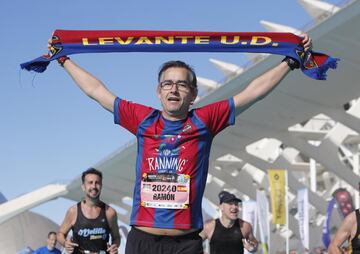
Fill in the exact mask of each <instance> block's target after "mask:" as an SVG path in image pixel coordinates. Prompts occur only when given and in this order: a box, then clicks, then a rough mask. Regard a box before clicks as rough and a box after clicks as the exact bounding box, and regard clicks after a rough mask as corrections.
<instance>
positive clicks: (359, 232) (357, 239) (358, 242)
mask: <svg viewBox="0 0 360 254" xmlns="http://www.w3.org/2000/svg"><path fill="white" fill-rule="evenodd" d="M355 214H356V223H357V224H356V225H357V227H356V228H357V229H356V234H355V236H354V238H353V239H351V241H350V246H349V253H350V254H360V212H359V209H357V210H355Z"/></svg>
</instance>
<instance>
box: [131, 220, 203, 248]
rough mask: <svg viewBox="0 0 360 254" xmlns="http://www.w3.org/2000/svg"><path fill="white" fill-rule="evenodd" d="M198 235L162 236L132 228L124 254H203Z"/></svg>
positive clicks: (196, 233)
mask: <svg viewBox="0 0 360 254" xmlns="http://www.w3.org/2000/svg"><path fill="white" fill-rule="evenodd" d="M199 233H200V231H195V232H191V233H189V234H186V235H180V236H163V235H153V234H149V233H147V232H144V231H141V230H139V229H137V228H135V227H132V228H131V230H130V232H129V235H128V237H127V240H126V247H125V254H203V253H204V251H203V245H202V242H203V241H202V239H201V237H200V236H199Z"/></svg>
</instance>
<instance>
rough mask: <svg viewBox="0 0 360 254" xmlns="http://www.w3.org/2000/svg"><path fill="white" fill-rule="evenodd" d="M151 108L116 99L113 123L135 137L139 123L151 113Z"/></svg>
mask: <svg viewBox="0 0 360 254" xmlns="http://www.w3.org/2000/svg"><path fill="white" fill-rule="evenodd" d="M153 110H154V109H153V108H151V107H147V106H144V105H141V104H137V103H133V102H130V101H127V100H123V99H120V98H116V99H115V102H114V122H115V124H119V125H120V126H122V127H124V128H125V129H127V130H128V131H130V132H131V133H132V134H134V135H136V132H137V130H138V127H139V125H140V123H141V122H142V121H143V120H144V119H145V118H146V117H147V116H148V115H149V114H150V113H151V112H152V111H153Z"/></svg>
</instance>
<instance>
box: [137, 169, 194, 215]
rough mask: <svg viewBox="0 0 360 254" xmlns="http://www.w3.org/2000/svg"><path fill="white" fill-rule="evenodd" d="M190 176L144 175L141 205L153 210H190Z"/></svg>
mask: <svg viewBox="0 0 360 254" xmlns="http://www.w3.org/2000/svg"><path fill="white" fill-rule="evenodd" d="M189 194H190V176H189V175H185V174H167V173H166V174H156V173H154V174H152V173H144V174H143V175H142V179H141V205H142V206H145V207H152V208H168V209H187V208H189Z"/></svg>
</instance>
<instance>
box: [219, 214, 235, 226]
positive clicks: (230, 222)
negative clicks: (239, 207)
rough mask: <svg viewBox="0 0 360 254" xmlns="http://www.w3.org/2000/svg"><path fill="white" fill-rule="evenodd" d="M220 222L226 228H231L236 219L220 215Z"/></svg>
mask: <svg viewBox="0 0 360 254" xmlns="http://www.w3.org/2000/svg"><path fill="white" fill-rule="evenodd" d="M220 223H221V224H222V225H223V226H224V227H226V228H231V227H232V226H233V225H234V223H235V220H231V219H229V218H226V217H224V216H221V217H220Z"/></svg>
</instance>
